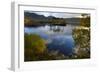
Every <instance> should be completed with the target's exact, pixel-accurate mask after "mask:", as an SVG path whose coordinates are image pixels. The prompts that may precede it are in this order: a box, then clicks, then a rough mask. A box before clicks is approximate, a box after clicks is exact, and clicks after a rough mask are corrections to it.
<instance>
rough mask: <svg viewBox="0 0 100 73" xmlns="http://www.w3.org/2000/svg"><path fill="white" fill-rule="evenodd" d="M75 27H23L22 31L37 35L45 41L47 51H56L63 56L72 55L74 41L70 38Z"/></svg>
mask: <svg viewBox="0 0 100 73" xmlns="http://www.w3.org/2000/svg"><path fill="white" fill-rule="evenodd" d="M74 27H75V26H73V25H66V26H49V25H46V26H40V27H31V28H29V27H25V29H24V31H25V33H28V34H38V35H40V36H41V37H42V38H43V39H45V40H46V41H47V48H48V50H57V51H59V52H61V53H63V54H64V55H69V54H71V53H72V51H73V48H74V40H73V38H72V29H73V28H74Z"/></svg>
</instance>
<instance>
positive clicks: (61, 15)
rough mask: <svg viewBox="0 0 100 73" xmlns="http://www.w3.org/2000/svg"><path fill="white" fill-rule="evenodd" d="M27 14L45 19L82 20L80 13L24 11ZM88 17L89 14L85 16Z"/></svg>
mask: <svg viewBox="0 0 100 73" xmlns="http://www.w3.org/2000/svg"><path fill="white" fill-rule="evenodd" d="M24 12H28V13H35V14H38V15H43V16H45V17H49V16H53V17H57V18H82V16H81V14H82V13H67V12H46V11H24ZM87 15H88V16H90V14H87Z"/></svg>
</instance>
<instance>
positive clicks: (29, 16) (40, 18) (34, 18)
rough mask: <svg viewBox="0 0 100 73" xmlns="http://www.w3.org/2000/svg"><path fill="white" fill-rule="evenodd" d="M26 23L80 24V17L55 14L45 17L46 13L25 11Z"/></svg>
mask: <svg viewBox="0 0 100 73" xmlns="http://www.w3.org/2000/svg"><path fill="white" fill-rule="evenodd" d="M24 18H25V21H24V22H25V25H28V26H30V25H32V26H33V25H36V24H38V25H40V24H41V23H42V24H43V23H50V22H52V24H61V23H62V24H63V25H64V24H71V25H78V24H80V18H57V17H54V16H48V17H45V16H44V15H38V14H36V13H30V12H24Z"/></svg>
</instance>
